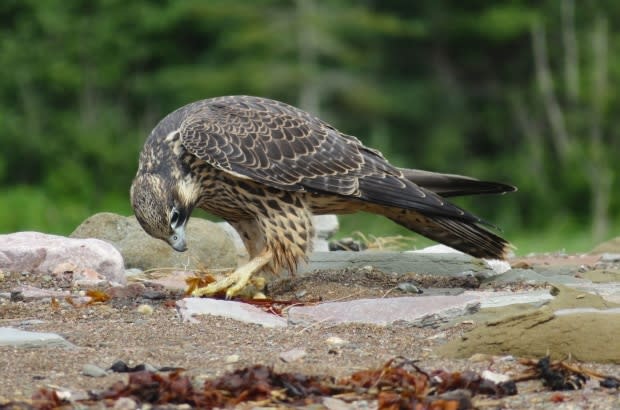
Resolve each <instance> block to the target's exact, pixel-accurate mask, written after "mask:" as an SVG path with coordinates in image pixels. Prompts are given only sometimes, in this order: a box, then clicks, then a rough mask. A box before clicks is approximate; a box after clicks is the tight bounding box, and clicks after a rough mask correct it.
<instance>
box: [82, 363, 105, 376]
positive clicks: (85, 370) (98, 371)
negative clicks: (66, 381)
mask: <svg viewBox="0 0 620 410" xmlns="http://www.w3.org/2000/svg"><path fill="white" fill-rule="evenodd" d="M82 374H83V375H84V376H88V377H105V376H107V375H108V372H107V371H106V370H105V369H102V368H101V367H99V366H96V365H94V364H85V365H84V366H83V367H82Z"/></svg>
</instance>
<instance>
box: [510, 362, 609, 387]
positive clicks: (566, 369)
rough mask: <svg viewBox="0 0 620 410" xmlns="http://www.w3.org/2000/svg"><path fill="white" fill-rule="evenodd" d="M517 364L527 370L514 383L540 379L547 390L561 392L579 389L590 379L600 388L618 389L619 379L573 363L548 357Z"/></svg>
mask: <svg viewBox="0 0 620 410" xmlns="http://www.w3.org/2000/svg"><path fill="white" fill-rule="evenodd" d="M519 363H521V364H522V365H524V366H527V367H528V369H527V371H526V372H524V373H523V374H522V375H520V376H518V377H517V378H515V379H514V381H515V382H520V381H525V380H536V379H540V380H542V381H543V385H545V386H546V387H548V388H549V389H551V390H553V391H563V390H578V389H581V388H582V387H583V386H584V385H585V383H586V382H587V381H588V379H590V378H592V379H594V380H598V381H599V384H600V386H601V387H604V388H610V389H614V388H616V389H617V388H618V387H620V378H617V377H613V376H607V375H604V374H601V373H597V372H594V371H592V370H589V369H585V368H583V367H581V366H579V365H577V364H575V363H568V362H566V361H562V360H556V361H551V359H550V358H549V356H546V357H543V358H542V359H540V360H532V359H521V360H520V361H519Z"/></svg>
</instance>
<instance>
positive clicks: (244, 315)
mask: <svg viewBox="0 0 620 410" xmlns="http://www.w3.org/2000/svg"><path fill="white" fill-rule="evenodd" d="M177 309H178V310H179V313H180V314H181V317H182V318H183V320H184V321H188V322H197V320H196V319H194V316H196V315H214V316H221V317H227V318H230V319H234V320H238V321H240V322H245V323H255V324H258V325H262V326H264V327H285V326H286V320H285V319H283V318H281V317H280V316H276V315H273V314H270V313H267V312H264V311H262V310H261V309H259V308H257V307H256V306H252V305H250V304H248V303H242V302H235V301H230V300H217V299H208V298H185V299H182V300H179V301H177Z"/></svg>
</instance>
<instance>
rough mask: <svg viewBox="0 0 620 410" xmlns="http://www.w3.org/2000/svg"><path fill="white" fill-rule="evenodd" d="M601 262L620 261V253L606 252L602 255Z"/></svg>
mask: <svg viewBox="0 0 620 410" xmlns="http://www.w3.org/2000/svg"><path fill="white" fill-rule="evenodd" d="M600 261H601V262H620V253H604V254H602V255H601V259H600Z"/></svg>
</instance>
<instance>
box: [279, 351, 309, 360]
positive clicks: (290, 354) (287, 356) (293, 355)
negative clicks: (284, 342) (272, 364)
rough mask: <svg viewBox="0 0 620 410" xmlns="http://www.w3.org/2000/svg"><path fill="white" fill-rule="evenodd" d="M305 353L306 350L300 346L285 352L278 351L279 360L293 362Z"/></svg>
mask: <svg viewBox="0 0 620 410" xmlns="http://www.w3.org/2000/svg"><path fill="white" fill-rule="evenodd" d="M305 355H306V350H305V349H302V348H301V347H296V348H294V349H291V350H288V351H286V352H282V353H280V360H282V361H283V362H285V363H291V362H295V361H297V360H300V359H302V358H303V357H304V356H305Z"/></svg>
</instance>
